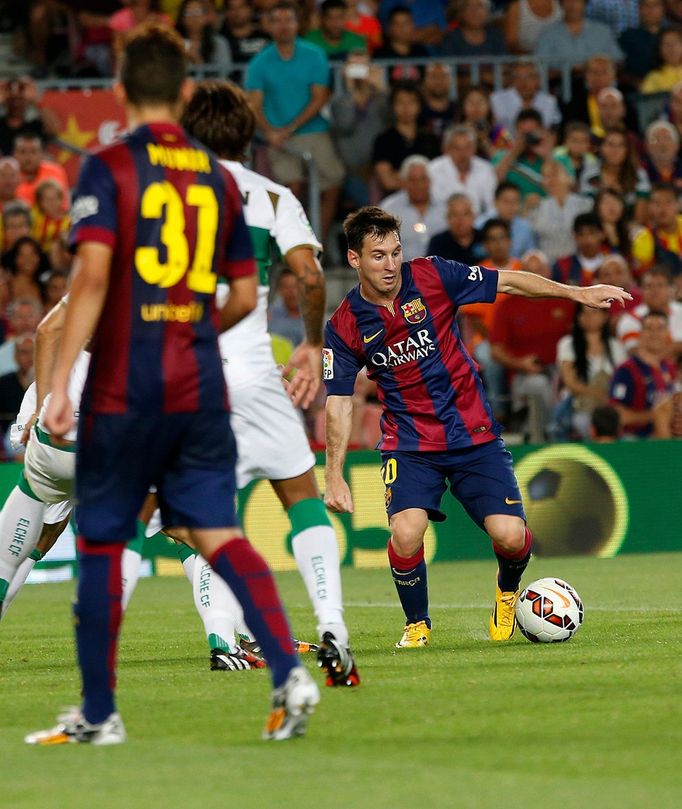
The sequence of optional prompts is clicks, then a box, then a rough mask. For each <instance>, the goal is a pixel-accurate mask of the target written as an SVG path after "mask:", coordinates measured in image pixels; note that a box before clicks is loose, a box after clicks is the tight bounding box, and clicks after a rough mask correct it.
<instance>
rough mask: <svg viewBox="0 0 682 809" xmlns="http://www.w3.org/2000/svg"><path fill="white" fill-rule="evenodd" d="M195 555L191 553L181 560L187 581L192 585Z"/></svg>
mask: <svg viewBox="0 0 682 809" xmlns="http://www.w3.org/2000/svg"><path fill="white" fill-rule="evenodd" d="M196 561H197V557H196V554H194V553H193V554H192V555H191V556H188V557H187V558H186V559H183V560H182V569H183V570H184V571H185V576H187V581H189V583H190V584H191V585H192V587H194V566H195V564H196Z"/></svg>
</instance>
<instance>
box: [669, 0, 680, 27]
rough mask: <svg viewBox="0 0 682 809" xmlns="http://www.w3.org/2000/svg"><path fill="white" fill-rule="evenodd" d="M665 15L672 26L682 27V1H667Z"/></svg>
mask: <svg viewBox="0 0 682 809" xmlns="http://www.w3.org/2000/svg"><path fill="white" fill-rule="evenodd" d="M665 13H666V17H667V19H668V22H669V23H670V25H677V26H680V25H682V0H665Z"/></svg>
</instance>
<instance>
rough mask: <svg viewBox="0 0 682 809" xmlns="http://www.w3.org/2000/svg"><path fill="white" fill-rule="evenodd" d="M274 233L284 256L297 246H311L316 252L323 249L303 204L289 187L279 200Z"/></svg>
mask: <svg viewBox="0 0 682 809" xmlns="http://www.w3.org/2000/svg"><path fill="white" fill-rule="evenodd" d="M272 235H273V237H274V239H275V242H276V244H277V248H278V250H279V252H280V253H281V254H282V255H283V256H286V254H287V253H288V252H289V251H290V250H293V249H294V248H295V247H311V248H312V249H313V250H314V251H315V252H316V253H317V252H321V251H322V245H321V244H320V241H319V239H318V238H317V236H316V235H315V231H314V230H313V228H312V225H311V224H310V222H309V221H308V217H307V216H306V212H305V211H304V210H303V206H302V205H301V203H300V202H299V201H298V200H297V199H296V197H295V196H294V195H293V194H292V193H291V191H289V189H288V188H287V189H286V191H285V192H284V193H282V195H281V196H280V198H279V199H278V200H277V205H276V207H275V227H274V232H273V234H272Z"/></svg>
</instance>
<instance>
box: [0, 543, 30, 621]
mask: <svg viewBox="0 0 682 809" xmlns="http://www.w3.org/2000/svg"><path fill="white" fill-rule="evenodd" d="M35 564H36V560H35V559H34V558H33V557H31V556H29V557H28V558H27V559H24V561H23V562H22V563H21V564H20V565H19V567H18V568H17V572H16V573H15V574H14V577H13V579H12V581H11V583H10V586H9V590H8V591H7V595H6V596H5V600H4V601H3V602H2V615H4V614H5V613H6V612H7V610H8V609H9V605H10V604H11V603H12V602H13V601H14V599H15V598H16V595H17V593H18V592H19V590H21V588H22V587H23V586H24V584H25V583H26V579H27V578H28V575H29V573H30V572H31V571H32V570H33V568H34V567H35Z"/></svg>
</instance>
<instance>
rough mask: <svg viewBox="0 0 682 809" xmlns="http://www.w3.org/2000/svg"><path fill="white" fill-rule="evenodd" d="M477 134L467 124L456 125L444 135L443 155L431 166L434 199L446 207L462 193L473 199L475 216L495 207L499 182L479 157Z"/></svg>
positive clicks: (492, 170) (490, 167) (488, 165)
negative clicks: (448, 201)
mask: <svg viewBox="0 0 682 809" xmlns="http://www.w3.org/2000/svg"><path fill="white" fill-rule="evenodd" d="M476 145H477V139H476V132H475V131H474V129H473V128H472V127H470V126H467V125H466V124H457V125H456V126H453V127H451V128H450V129H448V130H447V131H446V133H445V134H444V135H443V154H442V155H441V156H440V157H436V158H435V159H434V160H432V161H431V164H430V165H429V174H430V176H431V195H432V197H433V199H434V200H435V202H436V203H444V202H445V201H446V200H447V199H448V198H449V197H450V196H451V195H452V194H454V193H457V192H461V193H464V194H467V195H468V196H469V198H470V199H471V202H472V205H473V209H474V214H475V215H476V216H478V215H479V214H481V213H484V212H485V211H487V210H489V209H491V208H492V207H493V205H494V198H495V188H496V186H497V179H496V176H495V170H494V169H493V167H492V165H491V164H490V163H489V162H488V161H487V160H483V159H482V158H480V157H477V155H476Z"/></svg>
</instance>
